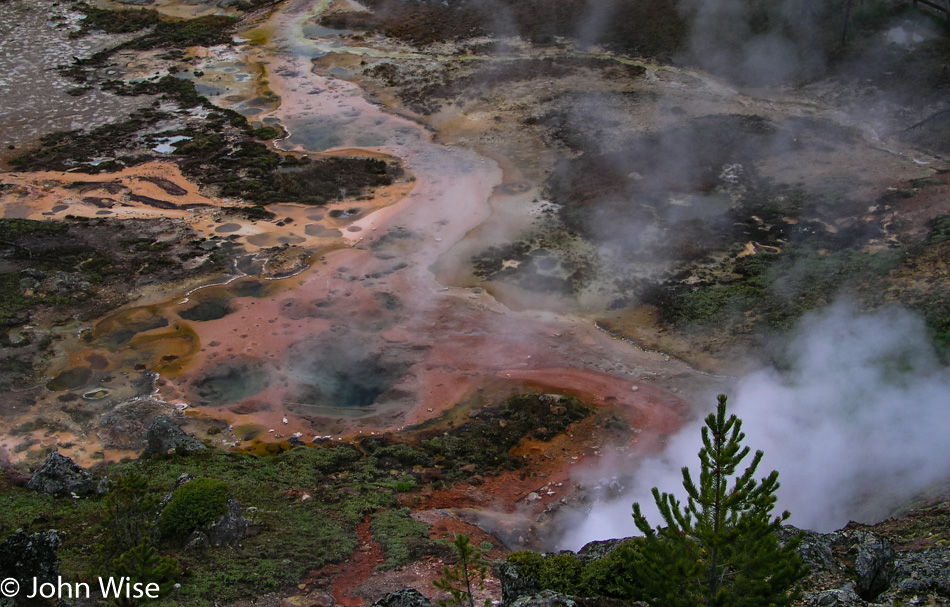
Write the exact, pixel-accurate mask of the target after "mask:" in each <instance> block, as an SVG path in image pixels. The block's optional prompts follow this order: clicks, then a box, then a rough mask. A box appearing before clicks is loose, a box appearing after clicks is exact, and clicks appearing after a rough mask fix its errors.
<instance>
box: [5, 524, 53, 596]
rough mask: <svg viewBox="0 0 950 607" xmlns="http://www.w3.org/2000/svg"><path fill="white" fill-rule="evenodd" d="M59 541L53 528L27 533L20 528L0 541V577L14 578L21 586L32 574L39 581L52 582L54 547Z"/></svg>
mask: <svg viewBox="0 0 950 607" xmlns="http://www.w3.org/2000/svg"><path fill="white" fill-rule="evenodd" d="M61 543H62V540H60V537H59V533H58V532H57V531H54V530H50V531H44V532H42V533H33V534H31V535H27V534H26V533H25V532H24V531H23V530H22V529H19V530H17V531H14V532H13V533H11V534H10V535H9V536H8V537H7V538H6V539H5V540H3V542H0V579H7V578H14V579H16V580H17V581H19V582H20V587H21V588H28V587H29V586H24V584H25V583H26V582H27V580H29V581H30V583H31V584H32V580H33V578H34V577H35V578H36V579H37V580H39V581H40V583H43V582H55V581H56V578H57V576H59V557H58V556H57V554H56V551H57V550H59V545H60V544H61Z"/></svg>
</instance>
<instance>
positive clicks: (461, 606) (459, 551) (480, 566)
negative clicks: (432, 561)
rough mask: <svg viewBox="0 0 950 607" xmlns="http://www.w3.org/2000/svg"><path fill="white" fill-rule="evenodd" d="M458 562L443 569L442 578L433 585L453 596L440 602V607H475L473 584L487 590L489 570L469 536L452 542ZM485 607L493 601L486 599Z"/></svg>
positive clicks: (460, 537) (488, 606) (457, 538)
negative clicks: (486, 581)
mask: <svg viewBox="0 0 950 607" xmlns="http://www.w3.org/2000/svg"><path fill="white" fill-rule="evenodd" d="M452 544H453V545H454V546H455V553H456V555H457V556H458V561H456V563H455V565H454V566H452V567H449V566H448V565H444V566H443V567H442V577H440V578H439V579H437V580H435V581H433V582H432V584H433V585H434V586H435V587H436V588H438V589H439V590H442V591H443V592H448V593H449V594H450V595H451V598H449V599H441V600H439V607H475V596H474V594H473V591H472V584H473V583H474V584H476V585H477V588H478V589H479V590H482V589H484V588H485V577H486V576H487V568H486V567H485V565H484V563H482V553H481V552H479V551H478V550H476V549H475V547H474V546H472V544H471V543H470V540H469V538H468V536H467V535H458V536H456V537H455V541H454V542H452ZM484 607H491V600H489V599H485V603H484Z"/></svg>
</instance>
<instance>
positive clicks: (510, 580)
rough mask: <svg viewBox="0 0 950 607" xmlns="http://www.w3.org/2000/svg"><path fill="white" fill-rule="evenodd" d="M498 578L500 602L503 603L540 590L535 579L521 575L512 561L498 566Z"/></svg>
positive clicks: (513, 601) (511, 601)
mask: <svg viewBox="0 0 950 607" xmlns="http://www.w3.org/2000/svg"><path fill="white" fill-rule="evenodd" d="M498 579H499V580H500V581H501V602H502V603H503V604H505V605H512V604H514V603H515V602H516V601H517V600H518V599H521V598H524V597H528V596H532V595H535V594H537V593H539V592H541V586H539V585H538V583H537V582H536V581H535V580H533V579H530V578H526V577H524V576H523V575H521V573H520V572H519V571H518V566H517V565H515V564H512V563H502V564H501V565H499V566H498Z"/></svg>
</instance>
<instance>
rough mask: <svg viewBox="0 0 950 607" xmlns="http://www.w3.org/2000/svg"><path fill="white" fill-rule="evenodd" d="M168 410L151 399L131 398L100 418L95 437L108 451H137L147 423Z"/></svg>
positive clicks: (160, 403) (163, 404) (144, 434)
mask: <svg viewBox="0 0 950 607" xmlns="http://www.w3.org/2000/svg"><path fill="white" fill-rule="evenodd" d="M168 408H169V407H168V405H167V404H165V403H163V402H160V401H157V400H154V399H151V398H141V397H135V398H132V399H130V400H127V401H125V402H123V403H120V404H118V405H117V406H116V407H115V408H113V409H112V411H110V412H109V414H108V415H106V416H105V417H103V418H102V420H101V421H100V422H99V427H98V428H97V429H96V436H98V437H99V440H100V441H102V444H103V446H104V447H107V448H109V449H139V448H141V447H142V442H143V441H144V440H145V436H146V431H147V429H148V426H149V423H150V422H151V421H152V420H154V419H155V416H156V415H158V414H159V413H161V412H162V411H166V410H168Z"/></svg>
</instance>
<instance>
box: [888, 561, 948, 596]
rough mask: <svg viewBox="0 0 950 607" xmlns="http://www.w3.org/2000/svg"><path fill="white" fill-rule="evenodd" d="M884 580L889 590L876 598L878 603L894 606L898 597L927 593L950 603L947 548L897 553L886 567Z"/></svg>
mask: <svg viewBox="0 0 950 607" xmlns="http://www.w3.org/2000/svg"><path fill="white" fill-rule="evenodd" d="M887 577H888V580H889V588H888V589H887V592H885V593H884V594H882V595H881V596H880V597H879V598H878V601H879V602H881V603H886V604H894V603H896V602H897V599H898V598H899V597H900V598H904V597H907V596H910V595H923V594H928V593H933V594H936V595H939V596H941V597H943V598H944V599H946V601H945V602H950V548H927V549H924V550H914V551H909V552H901V553H898V554H897V555H896V556H895V557H894V560H892V561H891V563H890V566H889V567H888V574H887ZM904 603H905V604H906V603H907V601H906V600H905V601H904Z"/></svg>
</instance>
